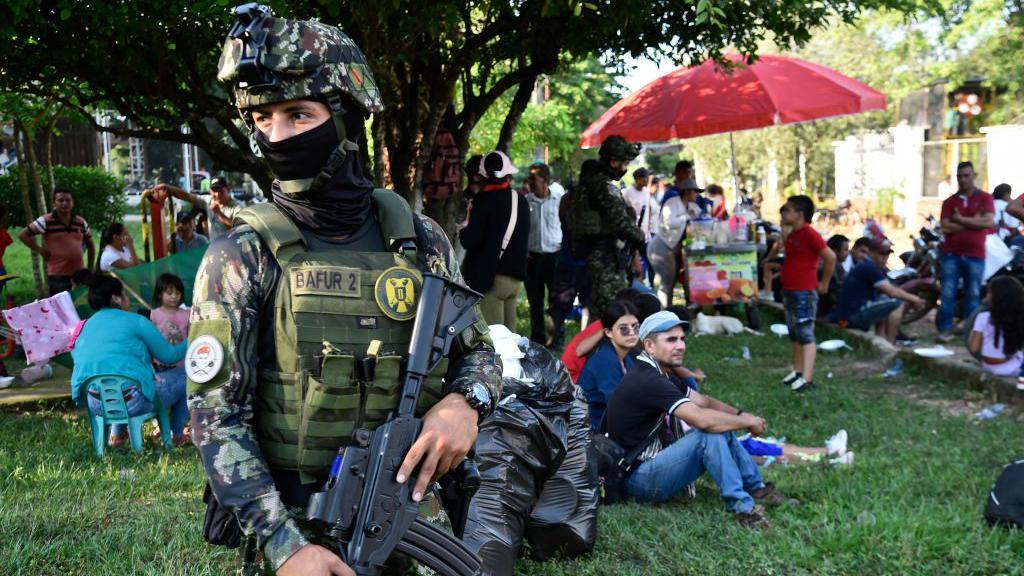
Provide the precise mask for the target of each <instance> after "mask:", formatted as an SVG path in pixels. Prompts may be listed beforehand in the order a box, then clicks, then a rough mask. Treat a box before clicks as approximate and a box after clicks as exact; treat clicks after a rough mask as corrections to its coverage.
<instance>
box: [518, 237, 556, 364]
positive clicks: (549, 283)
mask: <svg viewBox="0 0 1024 576" xmlns="http://www.w3.org/2000/svg"><path fill="white" fill-rule="evenodd" d="M560 256H561V254H559V253H558V252H530V257H529V258H527V260H526V282H525V284H526V300H527V301H528V302H529V303H530V340H533V341H534V342H537V343H538V344H545V343H546V342H545V341H546V340H547V334H546V333H545V330H544V312H545V310H546V309H547V299H546V298H545V290H546V291H547V293H548V294H551V291H552V289H553V288H554V282H555V266H557V265H558V259H559V257H560Z"/></svg>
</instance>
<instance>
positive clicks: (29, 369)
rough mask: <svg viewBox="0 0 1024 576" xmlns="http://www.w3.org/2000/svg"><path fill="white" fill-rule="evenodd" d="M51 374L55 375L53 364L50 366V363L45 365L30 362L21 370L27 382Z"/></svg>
mask: <svg viewBox="0 0 1024 576" xmlns="http://www.w3.org/2000/svg"><path fill="white" fill-rule="evenodd" d="M50 376H53V366H50V364H49V363H47V364H43V365H38V364H29V365H28V366H25V368H24V369H22V371H21V379H22V380H23V381H24V382H25V383H26V384H31V383H33V382H38V381H39V380H45V379H47V378H49V377H50Z"/></svg>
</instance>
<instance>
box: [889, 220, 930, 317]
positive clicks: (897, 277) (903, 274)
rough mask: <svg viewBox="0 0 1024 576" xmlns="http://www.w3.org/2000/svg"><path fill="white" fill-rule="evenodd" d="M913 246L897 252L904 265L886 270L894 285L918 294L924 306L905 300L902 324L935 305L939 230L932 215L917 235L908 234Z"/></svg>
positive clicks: (919, 315) (927, 311)
mask: <svg viewBox="0 0 1024 576" xmlns="http://www.w3.org/2000/svg"><path fill="white" fill-rule="evenodd" d="M911 238H912V239H913V241H914V250H913V251H910V252H904V253H903V254H900V260H902V261H903V263H904V267H903V268H901V269H898V270H890V271H889V281H890V282H892V283H893V284H894V285H895V286H898V287H900V288H902V289H903V290H905V291H907V292H909V293H911V294H913V295H914V296H918V297H920V298H921V299H922V300H924V301H925V305H924V306H913V305H911V304H907V308H906V310H905V311H904V313H903V324H910V323H912V322H917V321H918V320H920V319H921V318H924V317H925V316H927V315H928V313H929V312H931V311H932V309H934V308H936V307H938V305H939V296H940V295H941V293H942V291H941V290H940V289H939V282H938V275H937V271H938V269H939V257H940V255H939V246H941V245H942V240H943V238H942V231H941V230H940V228H939V222H938V220H936V219H935V217H934V216H928V219H927V223H926V224H925V225H924V226H922V227H921V229H920V230H919V231H918V236H917V237H916V238H915V237H913V236H911Z"/></svg>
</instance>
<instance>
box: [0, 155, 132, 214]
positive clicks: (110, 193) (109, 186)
mask: <svg viewBox="0 0 1024 576" xmlns="http://www.w3.org/2000/svg"><path fill="white" fill-rule="evenodd" d="M39 176H40V178H41V179H42V182H43V190H49V186H48V184H49V175H48V174H47V173H46V170H45V169H41V170H40V174H39ZM53 178H54V180H55V181H56V183H57V188H67V189H68V190H71V193H72V194H74V195H75V212H77V213H78V214H79V215H80V216H82V217H83V218H85V220H86V222H88V223H89V226H90V227H91V228H102V226H103V225H105V224H106V223H108V222H113V221H117V220H121V219H122V218H123V216H124V183H123V182H121V180H119V179H118V178H116V177H114V176H112V175H110V174H107V173H106V172H104V171H103V170H102V169H101V168H97V167H93V166H54V167H53ZM32 186H33V184H32V176H31V175H29V187H32ZM31 197H32V198H33V199H34V198H35V192H34V190H33V191H32V194H31ZM0 202H3V203H4V204H6V205H7V210H8V214H9V217H8V226H18V227H20V226H25V210H24V208H23V207H22V205H21V184H20V183H19V182H18V168H12V169H11V171H10V172H8V173H7V174H5V175H3V176H0ZM46 205H47V206H49V207H50V208H51V209H52V208H53V202H52V199H51V198H49V197H47V199H46ZM37 212H38V211H37V210H36V206H35V202H34V201H33V206H32V213H33V214H36V215H37V216H38V214H37Z"/></svg>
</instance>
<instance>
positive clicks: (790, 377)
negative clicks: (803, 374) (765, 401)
mask: <svg viewBox="0 0 1024 576" xmlns="http://www.w3.org/2000/svg"><path fill="white" fill-rule="evenodd" d="M799 377H800V373H799V372H797V371H796V370H790V372H789V374H786V377H785V378H783V379H782V384H783V385H784V386H792V385H793V382H796V379H797V378H799Z"/></svg>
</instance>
